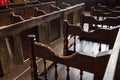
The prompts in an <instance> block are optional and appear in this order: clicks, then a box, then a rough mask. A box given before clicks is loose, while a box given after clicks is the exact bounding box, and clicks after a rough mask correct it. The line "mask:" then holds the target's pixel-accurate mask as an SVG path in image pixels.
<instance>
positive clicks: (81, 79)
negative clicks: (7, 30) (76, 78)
mask: <svg viewBox="0 0 120 80" xmlns="http://www.w3.org/2000/svg"><path fill="white" fill-rule="evenodd" d="M82 77H83V70H81V71H80V80H83V78H82Z"/></svg>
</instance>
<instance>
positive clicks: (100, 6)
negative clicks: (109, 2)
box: [98, 4, 120, 12]
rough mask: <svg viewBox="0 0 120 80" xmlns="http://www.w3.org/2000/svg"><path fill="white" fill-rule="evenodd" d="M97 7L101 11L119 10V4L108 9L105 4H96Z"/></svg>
mask: <svg viewBox="0 0 120 80" xmlns="http://www.w3.org/2000/svg"><path fill="white" fill-rule="evenodd" d="M98 9H99V10H102V11H103V12H112V11H120V7H119V6H116V7H115V8H113V9H109V8H108V7H107V6H102V5H101V4H98Z"/></svg>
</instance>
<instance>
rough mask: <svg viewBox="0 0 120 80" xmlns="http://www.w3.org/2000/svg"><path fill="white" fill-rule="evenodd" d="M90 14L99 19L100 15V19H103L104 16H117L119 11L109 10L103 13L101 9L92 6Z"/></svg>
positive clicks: (119, 14)
mask: <svg viewBox="0 0 120 80" xmlns="http://www.w3.org/2000/svg"><path fill="white" fill-rule="evenodd" d="M90 14H91V15H92V16H96V17H97V20H99V19H100V17H102V20H104V18H105V17H118V16H120V11H111V12H108V13H105V12H103V11H102V10H97V9H95V8H94V7H92V8H91V12H90Z"/></svg>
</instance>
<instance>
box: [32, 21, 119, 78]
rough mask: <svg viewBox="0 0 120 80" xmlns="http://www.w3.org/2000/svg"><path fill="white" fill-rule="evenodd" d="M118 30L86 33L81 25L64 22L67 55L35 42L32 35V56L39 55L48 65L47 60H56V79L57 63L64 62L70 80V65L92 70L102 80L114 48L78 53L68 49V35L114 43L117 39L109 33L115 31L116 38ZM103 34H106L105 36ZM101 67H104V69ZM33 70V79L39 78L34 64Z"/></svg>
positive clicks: (56, 76) (56, 75) (56, 74)
mask: <svg viewBox="0 0 120 80" xmlns="http://www.w3.org/2000/svg"><path fill="white" fill-rule="evenodd" d="M99 31H101V32H99ZM107 31H108V32H107ZM117 32H118V28H116V29H111V30H104V29H99V30H96V31H95V32H93V33H85V32H84V31H81V29H80V27H79V26H73V25H69V24H68V23H65V24H64V53H65V54H66V55H67V56H59V55H57V52H55V51H54V50H53V49H52V48H50V47H49V46H47V45H45V44H42V43H38V42H34V41H33V40H34V36H30V44H31V47H30V49H31V52H32V53H31V54H32V55H34V56H31V58H32V59H33V58H34V57H35V56H39V57H41V58H43V59H44V64H45V65H46V60H51V61H53V62H55V79H56V80H57V78H58V77H59V76H58V73H57V63H61V64H64V65H66V66H67V75H66V79H67V80H70V77H69V67H74V68H77V69H80V70H81V71H83V70H85V71H88V72H92V73H94V80H102V79H103V76H104V72H105V69H106V66H107V63H108V60H109V57H110V54H111V52H112V50H108V51H105V52H100V53H98V54H97V55H94V56H90V55H85V53H78V52H76V51H70V50H69V49H68V35H69V34H72V35H74V36H76V35H78V36H80V37H81V36H84V37H88V38H91V39H96V40H102V41H106V40H108V41H107V42H108V43H109V41H110V44H111V42H112V43H114V42H115V40H112V41H111V39H112V38H109V39H108V35H111V34H113V33H115V34H113V35H112V36H114V38H116V36H117ZM103 34H104V36H103ZM101 35H102V36H101ZM98 36H100V37H98ZM106 37H107V38H106ZM112 45H113V44H112ZM81 61H82V62H81ZM32 62H33V64H36V63H35V60H34V61H32ZM75 62H77V63H75ZM98 62H99V63H98ZM93 63H94V64H93ZM86 65H87V66H86ZM44 67H46V66H44ZM100 68H102V70H101V69H100ZM32 70H33V72H32V73H33V76H32V79H33V80H35V79H38V75H37V74H36V71H37V67H36V66H33V67H32ZM44 71H45V79H47V73H46V68H45V70H44ZM80 73H81V74H80V75H81V78H80V79H81V80H82V75H83V72H80ZM48 80H49V79H48Z"/></svg>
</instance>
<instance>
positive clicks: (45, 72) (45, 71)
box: [43, 59, 48, 80]
mask: <svg viewBox="0 0 120 80" xmlns="http://www.w3.org/2000/svg"><path fill="white" fill-rule="evenodd" d="M43 63H44V76H45V80H48V79H47V68H46V60H45V59H44V61H43Z"/></svg>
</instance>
